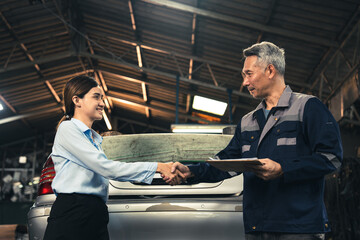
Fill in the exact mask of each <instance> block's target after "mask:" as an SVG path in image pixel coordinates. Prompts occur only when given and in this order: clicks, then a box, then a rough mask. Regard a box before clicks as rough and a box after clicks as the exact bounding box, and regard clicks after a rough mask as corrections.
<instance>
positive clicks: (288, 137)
mask: <svg viewBox="0 0 360 240" xmlns="http://www.w3.org/2000/svg"><path fill="white" fill-rule="evenodd" d="M297 130H298V124H297V122H283V123H281V124H279V125H278V126H276V127H275V129H274V132H275V135H276V139H277V142H276V145H277V146H291V145H296V136H297V133H298V131H297Z"/></svg>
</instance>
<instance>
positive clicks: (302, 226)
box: [172, 42, 343, 240]
mask: <svg viewBox="0 0 360 240" xmlns="http://www.w3.org/2000/svg"><path fill="white" fill-rule="evenodd" d="M243 54H244V57H245V58H246V59H245V62H244V67H243V70H242V74H243V79H244V82H243V85H244V86H245V87H247V89H248V90H249V92H250V94H251V95H252V96H253V97H254V98H259V99H262V102H261V103H260V104H259V105H258V107H257V108H256V109H255V110H253V111H252V112H250V113H248V114H246V115H245V116H244V117H243V118H242V119H241V121H240V123H239V124H238V126H237V129H236V133H235V135H234V137H233V138H232V140H231V141H230V143H229V145H228V146H227V147H226V148H225V149H224V150H222V151H220V152H219V153H218V154H217V157H219V158H220V159H234V158H253V157H256V158H258V159H259V160H260V161H261V162H262V163H263V165H261V166H258V167H255V168H254V169H253V170H252V171H250V172H244V173H243V176H244V192H243V193H244V196H243V197H244V199H243V200H244V202H243V204H244V225H245V232H246V239H249V240H252V239H281V240H284V239H292V240H293V239H324V233H326V232H328V231H330V227H329V223H328V218H327V214H326V209H325V205H324V199H323V195H324V176H325V175H326V174H328V173H331V172H333V171H335V170H336V169H337V168H339V167H340V165H341V161H342V152H343V151H342V145H341V138H340V133H339V127H338V124H337V123H336V121H335V120H334V118H333V116H332V115H331V113H330V112H329V110H328V109H327V107H326V106H325V105H324V104H323V103H322V102H321V101H320V100H319V99H318V98H316V97H314V96H310V95H305V94H300V93H295V92H292V90H291V89H290V87H289V86H287V85H285V81H284V73H285V56H284V55H285V52H284V50H283V49H280V48H279V47H277V46H276V45H275V44H273V43H270V42H262V43H258V44H254V45H253V46H251V47H249V48H247V49H245V50H244V51H243ZM175 169H179V170H180V171H182V172H183V173H185V176H186V177H187V178H188V181H192V182H194V183H195V182H217V181H221V180H223V179H226V178H230V177H232V176H234V173H232V172H223V171H220V170H218V169H217V168H214V167H212V166H210V165H209V164H207V163H200V164H196V165H189V166H185V165H182V164H180V163H175V164H174V165H173V169H172V170H173V171H175ZM238 174H239V173H238Z"/></svg>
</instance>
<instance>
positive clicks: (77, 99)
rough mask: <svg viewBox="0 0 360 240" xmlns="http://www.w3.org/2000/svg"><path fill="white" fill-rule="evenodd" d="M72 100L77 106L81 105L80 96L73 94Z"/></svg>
mask: <svg viewBox="0 0 360 240" xmlns="http://www.w3.org/2000/svg"><path fill="white" fill-rule="evenodd" d="M72 101H73V103H74V105H75V107H79V108H80V107H81V104H80V98H79V97H78V96H73V97H72Z"/></svg>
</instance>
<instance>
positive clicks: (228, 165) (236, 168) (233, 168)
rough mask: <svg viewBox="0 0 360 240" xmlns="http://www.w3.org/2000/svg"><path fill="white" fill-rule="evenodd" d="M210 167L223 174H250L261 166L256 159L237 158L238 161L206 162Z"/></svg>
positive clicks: (214, 160)
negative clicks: (223, 172)
mask: <svg viewBox="0 0 360 240" xmlns="http://www.w3.org/2000/svg"><path fill="white" fill-rule="evenodd" d="M206 162H207V163H209V164H210V165H211V166H214V167H216V168H218V169H220V170H222V171H225V172H251V171H252V170H253V169H254V167H256V166H259V165H263V163H262V162H260V161H259V160H258V159H257V158H239V159H224V160H220V159H212V158H210V159H209V160H206Z"/></svg>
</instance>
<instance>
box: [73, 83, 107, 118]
mask: <svg viewBox="0 0 360 240" xmlns="http://www.w3.org/2000/svg"><path fill="white" fill-rule="evenodd" d="M79 101H80V102H79V103H80V104H81V108H80V109H79V110H80V111H81V113H82V114H84V115H85V116H86V117H87V118H89V119H91V120H92V121H94V120H101V118H102V112H103V110H104V102H103V94H102V92H101V89H100V87H93V88H92V89H90V91H89V92H88V93H87V94H85V95H84V97H83V98H82V99H79Z"/></svg>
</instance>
